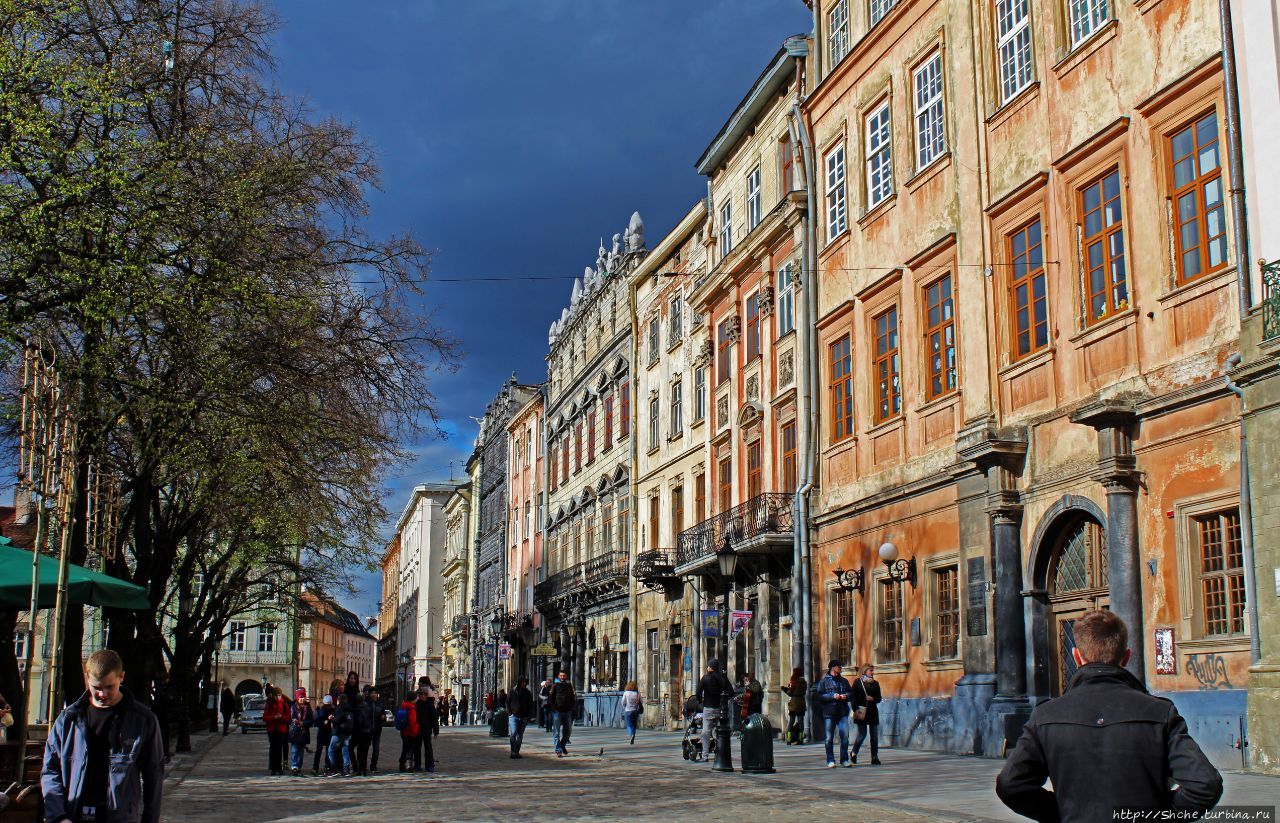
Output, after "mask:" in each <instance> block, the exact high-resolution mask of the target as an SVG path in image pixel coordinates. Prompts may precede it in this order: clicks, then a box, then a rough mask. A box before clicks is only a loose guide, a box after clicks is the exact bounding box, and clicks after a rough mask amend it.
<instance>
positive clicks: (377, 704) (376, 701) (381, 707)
mask: <svg viewBox="0 0 1280 823" xmlns="http://www.w3.org/2000/svg"><path fill="white" fill-rule="evenodd" d="M365 688H366V689H368V700H369V706H370V707H371V708H372V709H373V740H372V741H371V743H370V755H369V771H370V772H376V771H377V770H378V749H380V748H382V724H383V722H384V720H385V716H386V713H387V707H386V705H385V704H383V702H382V695H381V693H379V692H378V690H377V689H374V688H371V687H369V686H365Z"/></svg>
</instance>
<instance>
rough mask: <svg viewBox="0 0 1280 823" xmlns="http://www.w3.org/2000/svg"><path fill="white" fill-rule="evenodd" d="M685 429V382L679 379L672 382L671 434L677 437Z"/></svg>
mask: <svg viewBox="0 0 1280 823" xmlns="http://www.w3.org/2000/svg"><path fill="white" fill-rule="evenodd" d="M682 431H684V382H683V381H681V380H677V381H676V382H674V383H672V384H671V436H672V437H677V436H679V434H680V433H681V432H682Z"/></svg>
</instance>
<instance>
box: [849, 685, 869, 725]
mask: <svg viewBox="0 0 1280 823" xmlns="http://www.w3.org/2000/svg"><path fill="white" fill-rule="evenodd" d="M858 688H859V689H862V699H863V700H867V699H869V695H868V694H867V687H866V686H864V685H862V678H861V677H859V678H858ZM866 719H867V706H866V704H865V703H864V704H863V705H861V706H859V707H858V708H856V709H854V710H853V722H855V723H862V722H864V721H866Z"/></svg>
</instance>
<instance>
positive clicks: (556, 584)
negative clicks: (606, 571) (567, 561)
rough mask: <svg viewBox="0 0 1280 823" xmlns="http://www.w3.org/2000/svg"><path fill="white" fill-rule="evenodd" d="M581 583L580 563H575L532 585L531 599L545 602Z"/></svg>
mask: <svg viewBox="0 0 1280 823" xmlns="http://www.w3.org/2000/svg"><path fill="white" fill-rule="evenodd" d="M580 585H582V564H581V563H575V564H573V565H572V566H569V567H568V568H567V569H564V570H562V571H558V572H556V573H555V574H553V575H551V576H550V577H548V578H547V579H546V580H543V581H542V582H541V583H539V584H537V585H536V586H534V587H533V599H534V602H537V603H545V602H547V601H548V600H553V599H554V598H556V597H559V596H560V595H562V594H567V593H568V592H570V591H572V590H573V589H576V588H577V587H578V586H580Z"/></svg>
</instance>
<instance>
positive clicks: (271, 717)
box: [262, 698, 290, 734]
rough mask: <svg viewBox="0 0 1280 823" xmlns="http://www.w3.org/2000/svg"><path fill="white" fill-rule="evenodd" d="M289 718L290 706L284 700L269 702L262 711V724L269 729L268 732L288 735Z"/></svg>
mask: <svg viewBox="0 0 1280 823" xmlns="http://www.w3.org/2000/svg"><path fill="white" fill-rule="evenodd" d="M289 716H290V711H289V704H288V703H286V702H285V701H284V698H280V699H279V700H275V699H272V700H268V701H267V705H266V706H264V707H263V709H262V722H263V724H264V725H265V726H266V727H267V732H280V733H281V734H285V733H287V732H288V731H289Z"/></svg>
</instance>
